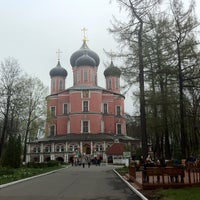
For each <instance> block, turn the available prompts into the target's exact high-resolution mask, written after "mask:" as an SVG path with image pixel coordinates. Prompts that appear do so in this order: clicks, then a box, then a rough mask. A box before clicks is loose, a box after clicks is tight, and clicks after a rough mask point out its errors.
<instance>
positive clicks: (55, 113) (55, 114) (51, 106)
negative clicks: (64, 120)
mask: <svg viewBox="0 0 200 200" xmlns="http://www.w3.org/2000/svg"><path fill="white" fill-rule="evenodd" d="M52 108H55V115H54V116H53V117H56V106H50V113H51V114H52Z"/></svg>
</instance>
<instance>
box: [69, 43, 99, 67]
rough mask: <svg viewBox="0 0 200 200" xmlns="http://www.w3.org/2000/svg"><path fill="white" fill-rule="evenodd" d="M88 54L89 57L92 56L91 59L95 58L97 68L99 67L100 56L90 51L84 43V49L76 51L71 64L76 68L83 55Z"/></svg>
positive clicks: (71, 58)
mask: <svg viewBox="0 0 200 200" xmlns="http://www.w3.org/2000/svg"><path fill="white" fill-rule="evenodd" d="M84 54H87V55H88V56H90V57H91V58H93V59H94V60H95V62H96V66H99V63H100V59H99V56H98V55H97V54H96V53H95V52H94V51H92V50H90V49H89V48H88V46H87V44H86V42H85V41H84V42H83V45H82V47H81V48H80V49H79V50H77V51H75V52H74V53H73V54H72V55H71V57H70V64H71V66H72V67H74V66H76V61H77V59H78V58H79V57H81V56H82V55H84Z"/></svg>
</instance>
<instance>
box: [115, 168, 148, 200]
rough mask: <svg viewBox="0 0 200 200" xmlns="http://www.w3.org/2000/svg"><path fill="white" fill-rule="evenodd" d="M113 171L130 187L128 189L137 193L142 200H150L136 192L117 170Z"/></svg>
mask: <svg viewBox="0 0 200 200" xmlns="http://www.w3.org/2000/svg"><path fill="white" fill-rule="evenodd" d="M113 171H114V172H115V174H117V175H118V176H119V177H120V179H121V180H122V181H123V182H124V183H126V185H128V187H129V188H130V189H131V190H132V191H133V192H135V193H136V194H137V195H138V196H139V197H140V198H141V199H142V200H148V199H147V198H146V197H145V196H144V195H143V194H142V193H141V192H139V191H138V190H136V189H135V188H134V187H133V186H132V185H131V184H130V183H129V182H128V181H127V180H125V179H124V178H123V177H122V176H121V175H120V174H119V173H118V172H117V171H116V170H115V169H113Z"/></svg>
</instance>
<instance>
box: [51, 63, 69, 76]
mask: <svg viewBox="0 0 200 200" xmlns="http://www.w3.org/2000/svg"><path fill="white" fill-rule="evenodd" d="M49 75H50V76H51V77H53V76H64V77H66V76H67V70H65V69H64V68H63V67H62V66H61V64H60V61H59V60H58V64H57V65H56V67H54V68H53V69H51V71H50V72H49Z"/></svg>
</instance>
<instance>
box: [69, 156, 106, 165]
mask: <svg viewBox="0 0 200 200" xmlns="http://www.w3.org/2000/svg"><path fill="white" fill-rule="evenodd" d="M101 160H102V159H101V157H99V158H97V157H94V158H91V156H90V155H86V154H85V153H84V154H83V155H81V156H78V157H73V156H72V157H71V158H70V160H69V161H70V163H71V165H72V166H74V165H75V166H80V165H82V167H83V168H85V165H86V164H87V165H88V168H90V166H91V164H95V165H96V166H100V165H101Z"/></svg>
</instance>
